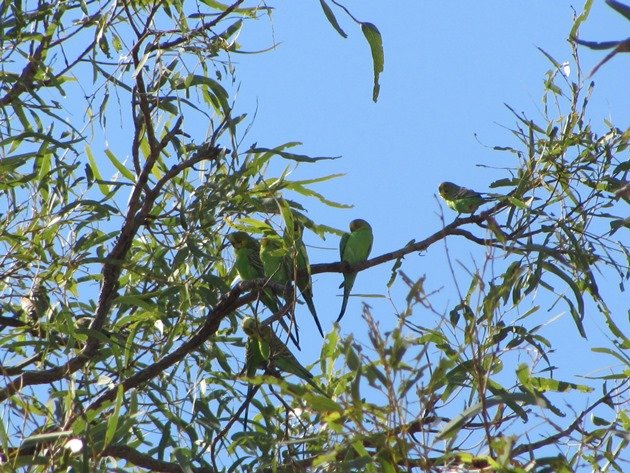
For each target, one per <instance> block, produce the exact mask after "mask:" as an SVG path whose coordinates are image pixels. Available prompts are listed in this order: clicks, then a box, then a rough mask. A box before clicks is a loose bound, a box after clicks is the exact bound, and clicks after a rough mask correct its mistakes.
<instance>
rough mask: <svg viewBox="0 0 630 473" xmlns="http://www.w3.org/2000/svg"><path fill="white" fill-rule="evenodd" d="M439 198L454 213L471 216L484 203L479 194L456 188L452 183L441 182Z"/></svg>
mask: <svg viewBox="0 0 630 473" xmlns="http://www.w3.org/2000/svg"><path fill="white" fill-rule="evenodd" d="M438 192H439V193H440V196H442V198H443V199H444V201H445V202H446V205H448V206H449V207H450V208H451V209H453V210H454V211H455V212H459V213H466V214H472V213H474V212H476V211H477V209H478V208H479V206H480V205H481V204H483V203H485V202H486V199H484V198H483V197H482V196H481V194H480V193H479V192H475V191H473V190H471V189H467V188H465V187H461V186H458V185H457V184H453V183H452V182H443V183H442V184H440V186H439V187H438Z"/></svg>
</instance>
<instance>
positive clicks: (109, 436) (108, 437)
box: [105, 384, 125, 446]
mask: <svg viewBox="0 0 630 473" xmlns="http://www.w3.org/2000/svg"><path fill="white" fill-rule="evenodd" d="M124 395H125V389H124V386H123V385H122V384H119V385H118V393H116V404H115V405H114V412H112V414H111V415H110V417H109V419H107V431H106V432H105V446H108V445H109V444H110V443H111V441H112V440H113V438H114V434H115V433H116V427H117V426H118V419H119V417H120V407H121V406H122V401H123V398H124Z"/></svg>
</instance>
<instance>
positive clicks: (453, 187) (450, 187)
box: [438, 181, 459, 198]
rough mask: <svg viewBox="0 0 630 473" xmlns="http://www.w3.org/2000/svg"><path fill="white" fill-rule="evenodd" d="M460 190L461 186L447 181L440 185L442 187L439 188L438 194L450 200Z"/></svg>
mask: <svg viewBox="0 0 630 473" xmlns="http://www.w3.org/2000/svg"><path fill="white" fill-rule="evenodd" d="M458 188H459V186H458V185H457V184H453V183H452V182H448V181H446V182H443V183H442V184H440V186H439V187H438V192H439V193H440V195H441V196H442V197H444V198H449V197H453V196H454V195H455V194H457V189H458Z"/></svg>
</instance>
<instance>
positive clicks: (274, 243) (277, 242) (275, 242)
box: [260, 236, 284, 251]
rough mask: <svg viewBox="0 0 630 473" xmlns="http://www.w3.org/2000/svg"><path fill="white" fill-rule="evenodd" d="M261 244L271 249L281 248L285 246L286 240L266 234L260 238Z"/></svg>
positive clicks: (266, 248) (264, 247)
mask: <svg viewBox="0 0 630 473" xmlns="http://www.w3.org/2000/svg"><path fill="white" fill-rule="evenodd" d="M260 246H261V247H262V248H263V249H265V250H269V251H277V250H281V249H282V247H283V246H284V242H283V241H282V240H281V239H280V238H278V237H277V236H276V237H274V236H266V237H262V238H261V239H260Z"/></svg>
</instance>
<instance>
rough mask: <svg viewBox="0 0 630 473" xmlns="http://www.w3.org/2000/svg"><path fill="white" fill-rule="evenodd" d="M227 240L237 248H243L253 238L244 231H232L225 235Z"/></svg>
mask: <svg viewBox="0 0 630 473" xmlns="http://www.w3.org/2000/svg"><path fill="white" fill-rule="evenodd" d="M227 239H228V241H229V242H230V243H231V244H232V246H233V247H234V248H236V249H237V250H238V249H240V248H245V247H247V246H249V245H250V244H251V242H252V241H253V238H252V237H250V236H249V235H248V234H247V233H245V232H233V233H230V234H229V235H228V236H227Z"/></svg>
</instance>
